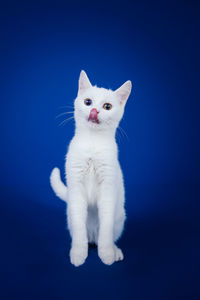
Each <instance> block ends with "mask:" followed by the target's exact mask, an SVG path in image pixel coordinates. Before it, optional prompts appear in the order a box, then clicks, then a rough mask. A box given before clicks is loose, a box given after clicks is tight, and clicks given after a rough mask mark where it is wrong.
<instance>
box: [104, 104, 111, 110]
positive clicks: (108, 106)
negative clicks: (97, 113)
mask: <svg viewBox="0 0 200 300" xmlns="http://www.w3.org/2000/svg"><path fill="white" fill-rule="evenodd" d="M103 108H104V109H106V110H110V109H111V108H112V105H111V104H110V103H105V104H104V106H103Z"/></svg>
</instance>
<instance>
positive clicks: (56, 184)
mask: <svg viewBox="0 0 200 300" xmlns="http://www.w3.org/2000/svg"><path fill="white" fill-rule="evenodd" d="M50 183H51V187H52V189H53V190H54V192H55V194H56V196H58V197H59V198H60V199H61V200H63V201H65V202H67V187H66V185H64V183H63V182H62V180H61V178H60V170H59V169H58V168H54V169H53V170H52V172H51V175H50Z"/></svg>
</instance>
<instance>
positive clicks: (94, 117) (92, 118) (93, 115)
mask: <svg viewBox="0 0 200 300" xmlns="http://www.w3.org/2000/svg"><path fill="white" fill-rule="evenodd" d="M98 113H99V112H98V111H97V109H96V108H93V109H91V111H90V114H89V118H88V121H92V122H94V123H99V120H98Z"/></svg>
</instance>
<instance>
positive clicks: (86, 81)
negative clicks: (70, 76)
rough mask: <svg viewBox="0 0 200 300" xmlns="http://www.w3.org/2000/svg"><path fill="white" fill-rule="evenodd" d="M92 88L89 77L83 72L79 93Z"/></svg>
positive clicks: (80, 77)
mask: <svg viewBox="0 0 200 300" xmlns="http://www.w3.org/2000/svg"><path fill="white" fill-rule="evenodd" d="M91 86H92V85H91V83H90V81H89V79H88V77H87V74H86V73H85V71H83V70H82V71H81V73H80V76H79V87H78V92H79V93H82V92H83V91H84V90H86V89H89V88H90V87H91Z"/></svg>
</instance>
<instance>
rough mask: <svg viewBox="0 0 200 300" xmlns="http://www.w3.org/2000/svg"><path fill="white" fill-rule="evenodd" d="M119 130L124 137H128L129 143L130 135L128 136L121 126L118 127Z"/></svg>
mask: <svg viewBox="0 0 200 300" xmlns="http://www.w3.org/2000/svg"><path fill="white" fill-rule="evenodd" d="M118 128H119V130H120V132H121V133H122V135H123V136H125V137H126V139H127V141H130V140H129V137H128V135H127V134H126V131H125V130H124V129H123V128H122V127H121V126H118Z"/></svg>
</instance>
